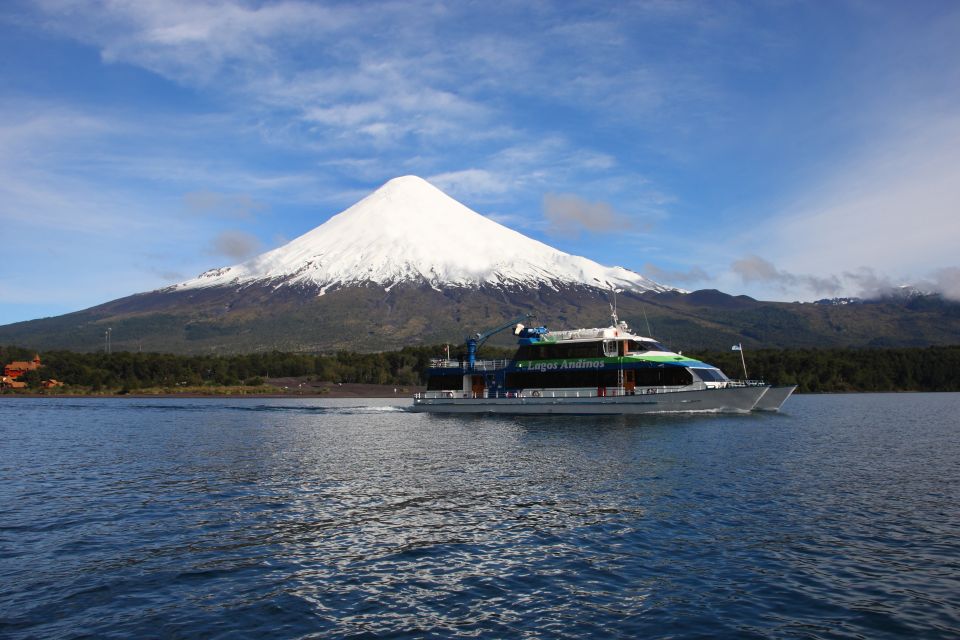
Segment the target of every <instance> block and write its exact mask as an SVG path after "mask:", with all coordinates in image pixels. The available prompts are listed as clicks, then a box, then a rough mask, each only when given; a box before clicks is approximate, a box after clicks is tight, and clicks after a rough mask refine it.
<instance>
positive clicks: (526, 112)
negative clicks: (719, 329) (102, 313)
mask: <svg viewBox="0 0 960 640" xmlns="http://www.w3.org/2000/svg"><path fill="white" fill-rule="evenodd" d="M0 87H2V91H0V229H2V237H3V239H4V242H3V244H4V247H5V250H6V252H7V255H8V256H16V259H15V260H14V262H13V264H14V265H15V266H13V267H11V265H10V263H9V262H8V268H7V269H6V273H5V275H4V277H3V278H2V279H0V323H8V322H14V321H18V320H26V319H31V318H36V317H40V316H46V315H57V314H60V313H65V312H68V311H73V310H78V309H83V308H86V307H89V306H92V305H95V304H98V303H101V302H105V301H108V300H111V299H114V298H117V297H121V296H124V295H128V294H131V293H136V292H140V291H146V290H151V289H154V288H158V287H161V286H164V285H167V284H170V283H173V282H176V281H179V280H182V279H186V278H189V277H192V276H194V275H196V274H198V273H200V272H202V271H204V270H206V269H208V268H211V267H214V266H221V265H226V264H233V263H236V262H239V261H240V260H241V259H243V258H245V257H248V256H250V255H252V254H253V253H255V252H257V251H261V250H266V249H269V248H273V247H275V246H278V245H279V244H282V243H283V242H285V241H287V240H290V239H292V238H294V237H296V236H298V235H300V234H302V233H304V232H306V231H308V230H310V229H311V228H313V227H315V226H317V225H319V224H321V223H322V222H324V221H325V220H326V219H327V218H329V217H330V216H331V215H333V214H335V213H338V212H339V211H341V210H343V209H344V208H346V207H347V206H349V205H350V204H353V203H354V202H355V201H357V200H358V199H360V198H361V197H363V196H364V195H366V194H367V193H369V192H370V191H371V190H373V189H375V188H376V187H377V186H379V185H380V184H382V183H383V182H385V181H386V180H388V179H390V178H392V177H395V176H398V175H405V174H416V175H419V176H422V177H424V178H427V179H428V180H430V181H431V182H433V183H434V184H436V185H437V186H439V187H441V188H442V189H444V190H445V191H446V192H447V193H449V194H450V195H452V196H454V197H456V198H457V199H459V200H460V201H462V202H464V203H465V204H467V205H468V206H470V207H471V208H473V209H474V210H476V211H478V212H480V213H483V214H485V215H488V216H490V217H492V218H494V219H496V220H498V221H500V222H502V223H504V224H507V225H508V226H511V227H513V228H515V229H517V230H519V231H521V232H523V233H525V234H527V235H530V236H532V237H535V238H537V239H539V240H543V241H545V242H547V243H549V244H552V245H554V246H556V247H558V248H560V249H563V250H565V251H569V252H571V253H576V254H579V255H584V256H587V257H589V258H592V259H594V260H597V261H599V262H601V263H604V264H617V265H622V266H625V267H627V268H630V269H634V270H636V271H639V272H641V273H644V274H645V275H648V276H650V277H652V278H654V279H656V280H659V281H661V282H664V283H666V284H671V285H675V286H680V287H684V288H688V289H697V288H718V289H721V290H723V291H727V292H729V293H745V294H748V295H752V296H754V297H757V298H763V299H776V300H812V299H817V298H821V297H828V296H834V295H863V294H869V293H871V292H874V291H877V290H881V289H883V288H885V287H889V286H892V285H898V284H901V283H914V284H919V285H921V286H924V287H927V288H930V289H936V290H939V291H942V292H944V293H945V294H947V295H948V296H951V297H953V298H960V257H958V255H960V4H958V3H956V2H909V3H908V2H861V1H851V2H841V1H835V2H792V1H789V0H770V1H765V2H756V3H753V2H707V1H705V2H697V1H691V2H684V1H677V2H668V1H652V2H633V3H631V2H619V3H586V2H584V3H575V2H559V1H558V2H548V1H543V2H529V1H523V2H509V1H506V2H497V3H486V2H469V1H461V2H418V1H416V0H404V1H402V2H366V3H364V2H324V3H314V2H241V1H216V2H204V1H200V0H182V1H181V0H162V1H161V0H156V1H154V0H137V1H129V2H122V1H109V2H81V1H73V0H39V1H36V2H22V1H17V0H14V1H12V2H10V1H8V2H5V3H3V6H2V7H0ZM451 241H455V239H454V238H452V239H451Z"/></svg>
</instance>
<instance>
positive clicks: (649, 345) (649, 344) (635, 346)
mask: <svg viewBox="0 0 960 640" xmlns="http://www.w3.org/2000/svg"><path fill="white" fill-rule="evenodd" d="M629 349H630V352H631V353H644V352H646V351H669V349H667V348H666V347H665V346H663V345H662V344H660V343H659V342H656V341H654V340H631V341H630V345H629Z"/></svg>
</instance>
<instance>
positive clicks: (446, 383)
mask: <svg viewBox="0 0 960 640" xmlns="http://www.w3.org/2000/svg"><path fill="white" fill-rule="evenodd" d="M461 389H463V376H462V375H460V374H459V373H457V374H448V375H440V376H430V377H429V378H428V379H427V391H459V390H461Z"/></svg>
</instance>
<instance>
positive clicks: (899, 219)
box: [748, 118, 960, 288]
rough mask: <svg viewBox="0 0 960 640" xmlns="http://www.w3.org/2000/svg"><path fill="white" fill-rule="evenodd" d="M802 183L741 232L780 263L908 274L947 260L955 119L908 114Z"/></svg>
mask: <svg viewBox="0 0 960 640" xmlns="http://www.w3.org/2000/svg"><path fill="white" fill-rule="evenodd" d="M803 188H804V189H805V191H806V194H805V195H804V196H803V197H802V198H800V199H798V201H797V202H796V203H795V204H793V205H792V206H790V207H789V208H785V209H782V210H781V211H780V212H779V213H778V214H775V215H773V216H769V217H768V220H767V222H765V223H763V224H761V225H759V227H758V229H756V230H755V231H754V232H753V233H752V234H748V235H749V237H750V239H751V241H752V242H754V243H756V244H761V245H762V246H763V247H764V252H765V253H767V254H769V255H776V256H777V260H778V262H779V263H781V264H784V265H785V266H786V268H787V270H788V271H790V272H798V271H799V272H806V273H812V274H819V275H820V276H823V277H829V275H830V274H839V273H844V272H846V273H856V272H857V271H858V270H859V269H861V268H862V267H863V266H864V265H871V266H872V267H873V268H875V269H879V270H880V271H882V272H885V273H896V274H901V276H902V277H903V278H905V279H907V280H909V279H911V278H918V277H919V276H920V274H923V273H928V272H930V271H932V270H934V269H937V268H940V267H943V266H944V265H948V264H951V263H953V262H955V260H956V255H957V248H958V246H960V204H958V203H960V119H954V118H943V119H940V120H927V121H925V122H912V123H910V124H909V125H908V126H904V127H903V128H902V129H901V130H900V131H897V132H896V133H895V134H893V135H892V136H890V137H889V138H887V139H881V140H876V141H875V142H874V143H873V144H870V145H868V146H867V147H866V148H865V149H864V150H863V152H862V153H861V154H859V155H858V157H857V158H856V159H855V160H853V161H851V162H850V163H849V164H847V165H845V166H840V167H836V168H834V169H833V170H832V175H831V176H830V177H829V178H828V179H826V180H825V181H824V182H823V183H822V184H820V185H804V187H803ZM851 280H852V279H851ZM867 288H870V287H867Z"/></svg>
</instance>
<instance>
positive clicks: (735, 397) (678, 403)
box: [412, 387, 785, 415]
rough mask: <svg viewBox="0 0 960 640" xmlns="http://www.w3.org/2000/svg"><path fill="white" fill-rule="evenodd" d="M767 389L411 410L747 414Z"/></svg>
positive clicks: (437, 402)
mask: <svg viewBox="0 0 960 640" xmlns="http://www.w3.org/2000/svg"><path fill="white" fill-rule="evenodd" d="M768 388H769V387H735V388H725V389H702V390H696V391H672V392H669V393H653V394H640V395H634V396H614V397H609V396H608V397H589V398H550V397H540V398H536V397H519V398H518V397H515V398H416V399H414V404H413V407H412V410H413V411H419V412H427V413H504V414H569V415H621V414H649V413H748V412H750V411H751V410H752V409H753V408H754V407H755V406H756V405H757V403H758V402H759V401H760V400H761V398H763V396H764V394H766V392H767V389H768ZM784 399H785V398H784ZM778 406H779V405H778Z"/></svg>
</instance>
